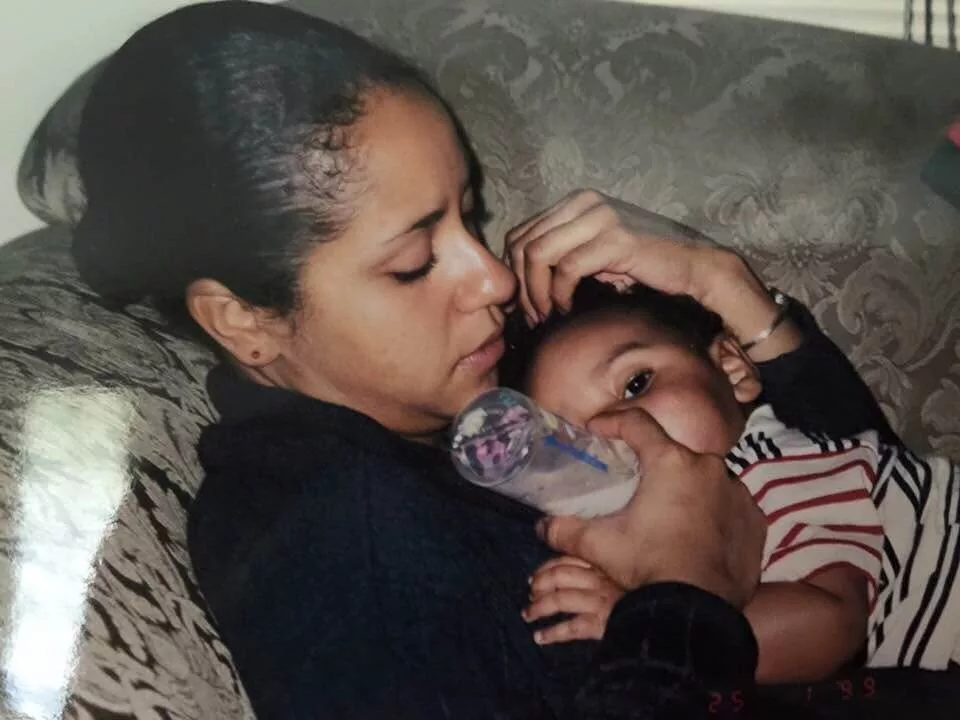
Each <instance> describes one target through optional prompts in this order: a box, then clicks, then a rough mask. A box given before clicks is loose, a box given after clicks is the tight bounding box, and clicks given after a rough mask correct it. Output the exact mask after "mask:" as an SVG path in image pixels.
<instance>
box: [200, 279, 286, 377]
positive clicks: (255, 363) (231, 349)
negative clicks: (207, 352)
mask: <svg viewBox="0 0 960 720" xmlns="http://www.w3.org/2000/svg"><path fill="white" fill-rule="evenodd" d="M186 302H187V310H188V311H189V313H190V316H191V317H192V318H193V319H194V321H195V322H196V323H197V324H198V325H199V326H200V327H202V328H203V330H204V332H206V333H207V335H209V336H210V337H212V338H213V339H214V340H215V341H216V342H217V343H218V344H219V345H220V346H221V347H223V349H224V350H226V351H227V352H228V353H230V354H231V355H232V356H233V357H234V358H235V359H236V360H237V362H239V363H240V364H241V365H245V366H247V367H250V368H259V367H264V366H266V365H269V364H270V363H272V362H273V361H274V360H276V359H277V357H278V356H279V355H280V347H281V346H280V343H279V342H278V340H279V338H278V336H277V328H276V318H273V317H270V318H268V317H267V313H266V311H264V310H262V309H260V308H257V307H254V306H252V305H250V303H248V302H246V301H244V300H242V299H241V298H239V297H237V296H236V295H234V294H233V293H232V292H231V291H230V289H229V288H228V287H226V286H225V285H224V284H223V283H220V282H217V281H216V280H210V279H202V280H194V281H193V282H192V283H190V285H189V287H188V288H187V296H186Z"/></svg>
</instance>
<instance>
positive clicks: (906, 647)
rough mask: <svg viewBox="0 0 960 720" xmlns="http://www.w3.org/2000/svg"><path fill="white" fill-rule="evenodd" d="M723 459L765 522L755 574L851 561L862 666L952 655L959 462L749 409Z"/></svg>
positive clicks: (959, 600) (931, 661) (959, 555)
mask: <svg viewBox="0 0 960 720" xmlns="http://www.w3.org/2000/svg"><path fill="white" fill-rule="evenodd" d="M727 465H728V466H729V467H730V469H731V470H732V471H733V472H735V473H736V474H737V476H738V477H739V478H740V480H741V481H742V482H743V483H744V484H746V486H747V487H748V488H749V490H750V492H751V493H752V495H753V497H754V500H756V502H757V505H758V506H759V507H760V509H761V510H762V511H763V512H764V514H765V515H766V517H767V521H768V530H767V541H766V546H765V547H764V554H763V565H762V575H761V579H762V581H763V582H794V581H799V580H804V579H809V578H811V577H813V576H814V575H816V574H817V573H819V572H823V571H825V570H829V569H832V568H836V567H851V568H855V569H857V570H859V571H860V572H862V573H863V574H864V576H865V577H866V579H867V588H868V593H869V599H870V606H871V612H870V619H869V626H868V627H869V635H868V664H869V665H871V666H873V667H887V666H914V667H923V668H929V669H941V668H944V667H946V666H947V664H948V663H949V662H950V660H951V659H952V660H958V659H960V652H958V648H960V581H958V578H957V572H958V568H960V469H958V468H956V467H954V466H952V465H951V464H950V463H949V462H948V461H946V460H943V459H940V458H932V459H923V458H920V457H918V456H917V455H915V454H913V453H911V452H910V451H908V450H906V449H904V448H903V447H900V446H889V445H884V444H881V443H879V441H878V440H877V437H876V433H874V432H866V433H862V434H860V435H858V436H856V437H853V438H845V439H836V438H827V437H824V436H818V435H813V434H806V433H802V432H800V431H797V430H793V429H790V428H787V427H786V426H784V425H783V424H782V423H781V422H779V421H778V420H777V418H776V417H775V416H774V414H773V410H772V409H771V408H770V406H768V405H764V406H762V407H760V408H757V409H756V410H755V411H754V412H753V413H751V415H750V418H749V419H748V421H747V426H746V429H745V430H744V433H743V435H742V436H741V438H740V441H739V442H738V443H737V445H736V447H734V449H733V450H731V451H730V453H729V454H728V456H727Z"/></svg>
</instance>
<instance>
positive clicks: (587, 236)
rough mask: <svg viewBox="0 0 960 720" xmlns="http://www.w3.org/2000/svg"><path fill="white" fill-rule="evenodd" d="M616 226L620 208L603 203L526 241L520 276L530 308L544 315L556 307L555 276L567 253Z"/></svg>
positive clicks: (592, 240) (522, 291) (591, 241)
mask: <svg viewBox="0 0 960 720" xmlns="http://www.w3.org/2000/svg"><path fill="white" fill-rule="evenodd" d="M616 226H617V215H616V212H615V211H614V210H613V209H612V208H611V207H610V206H609V205H605V204H603V203H601V204H598V205H594V206H593V207H591V208H590V209H588V210H586V211H585V212H583V213H582V214H580V215H577V216H576V217H574V218H573V219H572V220H569V221H567V222H565V223H561V224H558V225H557V224H554V225H551V227H550V229H549V230H547V231H546V232H545V233H543V234H541V235H539V236H537V237H536V238H535V239H532V240H530V241H529V242H526V243H525V244H524V245H523V247H522V249H521V250H520V252H521V253H522V254H523V261H522V262H523V267H524V274H523V277H521V278H520V284H521V294H522V295H525V296H526V298H527V300H528V302H529V305H530V308H531V309H532V310H533V311H534V312H535V313H536V314H537V315H538V316H539V317H540V318H543V317H545V316H546V315H547V314H549V312H550V310H551V309H552V308H553V288H554V278H555V275H556V271H557V270H558V269H559V268H561V267H562V266H563V263H564V260H565V258H566V256H567V255H569V254H570V253H571V252H572V251H574V250H575V249H576V248H578V247H580V246H583V245H586V244H591V245H592V244H594V242H595V241H596V240H597V239H598V238H601V237H603V236H604V235H605V234H606V233H607V232H608V231H610V230H612V229H614V228H615V227H616ZM609 269H610V268H605V267H600V268H598V270H609Z"/></svg>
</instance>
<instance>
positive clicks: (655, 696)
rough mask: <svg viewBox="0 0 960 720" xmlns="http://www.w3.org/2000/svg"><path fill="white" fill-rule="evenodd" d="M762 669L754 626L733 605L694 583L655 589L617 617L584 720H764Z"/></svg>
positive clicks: (586, 691)
mask: <svg viewBox="0 0 960 720" xmlns="http://www.w3.org/2000/svg"><path fill="white" fill-rule="evenodd" d="M756 663H757V645H756V641H755V640H754V638H753V634H752V633H751V631H750V626H749V625H748V624H747V623H746V621H745V620H744V617H743V615H742V614H741V613H740V612H739V611H738V610H737V609H736V608H734V607H733V606H732V605H730V604H729V603H727V602H725V601H724V600H722V599H721V598H719V597H718V596H716V595H713V594H711V593H708V592H705V591H703V590H700V589H699V588H697V587H694V586H692V585H687V584H682V583H657V584H653V585H647V586H645V587H642V588H640V589H638V590H635V591H634V592H632V593H629V594H627V595H626V596H624V598H623V599H622V600H620V601H619V602H618V603H617V605H616V607H615V608H614V610H613V613H612V614H611V615H610V620H609V622H608V624H607V630H606V633H605V635H604V638H603V641H602V642H601V644H600V647H599V649H598V651H597V653H596V656H595V664H594V668H593V671H592V673H591V674H590V676H589V678H588V679H587V682H586V683H585V684H584V686H583V687H582V688H581V690H580V693H579V694H578V696H577V712H576V717H577V718H583V719H585V720H590V719H592V718H598V719H599V718H607V719H609V720H616V719H617V718H623V719H626V718H631V719H635V720H647V719H649V720H654V719H658V718H701V717H711V718H722V717H740V718H750V717H758V714H757V712H756V708H755V694H756V686H755V684H754V680H753V676H754V672H755V668H756Z"/></svg>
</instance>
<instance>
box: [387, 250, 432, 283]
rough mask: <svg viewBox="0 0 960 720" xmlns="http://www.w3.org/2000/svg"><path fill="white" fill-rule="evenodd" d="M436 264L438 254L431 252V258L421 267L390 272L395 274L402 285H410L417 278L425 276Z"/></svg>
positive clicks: (420, 278)
mask: <svg viewBox="0 0 960 720" xmlns="http://www.w3.org/2000/svg"><path fill="white" fill-rule="evenodd" d="M436 266H437V256H436V255H434V254H433V253H432V252H431V253H430V258H429V259H428V260H427V262H425V263H424V264H423V265H421V266H420V267H417V268H413V269H412V270H395V271H394V272H392V273H390V274H391V275H393V278H394V279H395V280H396V281H397V282H398V283H400V284H401V285H410V284H412V283H415V282H416V281H417V280H422V279H423V278H425V277H426V276H427V275H429V274H430V271H431V270H433V268H435V267H436Z"/></svg>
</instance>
